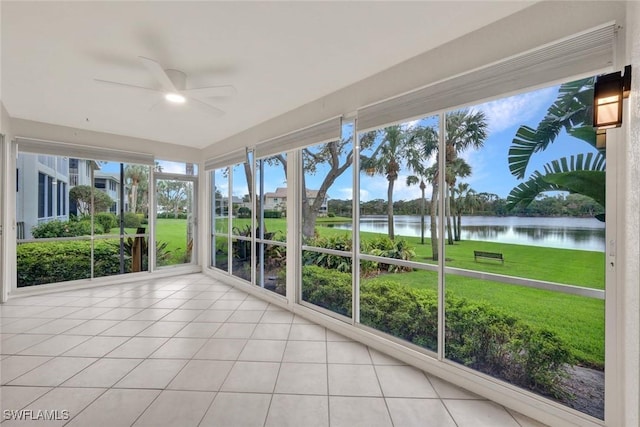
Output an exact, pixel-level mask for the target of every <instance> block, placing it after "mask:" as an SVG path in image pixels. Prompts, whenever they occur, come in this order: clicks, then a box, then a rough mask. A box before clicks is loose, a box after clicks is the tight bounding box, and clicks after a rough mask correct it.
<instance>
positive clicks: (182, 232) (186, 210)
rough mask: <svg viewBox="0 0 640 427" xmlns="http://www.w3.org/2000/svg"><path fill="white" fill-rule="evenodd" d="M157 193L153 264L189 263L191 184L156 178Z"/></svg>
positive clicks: (192, 187) (192, 202) (191, 240)
mask: <svg viewBox="0 0 640 427" xmlns="http://www.w3.org/2000/svg"><path fill="white" fill-rule="evenodd" d="M156 195H157V205H158V209H157V212H158V213H157V219H156V264H157V265H158V266H167V265H177V264H189V263H191V262H192V257H193V238H194V234H193V233H194V225H193V214H194V208H195V206H194V184H193V182H191V181H182V180H178V179H158V180H156Z"/></svg>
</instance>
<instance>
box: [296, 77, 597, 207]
mask: <svg viewBox="0 0 640 427" xmlns="http://www.w3.org/2000/svg"><path fill="white" fill-rule="evenodd" d="M557 94H558V86H554V87H548V88H543V89H539V90H536V91H532V92H527V93H523V94H519V95H515V96H511V97H508V98H501V99H498V100H494V101H491V102H487V103H484V104H479V105H471V106H469V108H470V109H474V110H481V111H483V112H484V113H485V114H486V116H487V119H488V122H489V136H488V138H487V139H486V141H485V143H484V147H483V148H481V149H479V150H468V151H466V152H464V153H463V154H462V155H461V157H463V158H464V159H465V160H466V161H467V162H468V163H469V164H470V165H471V167H472V175H471V176H470V177H468V178H466V179H464V180H462V182H467V183H469V184H470V185H471V188H473V189H474V190H476V191H477V192H488V193H495V194H497V195H499V196H500V197H503V198H506V197H507V195H508V194H509V192H510V191H511V189H512V188H513V187H515V186H517V185H518V184H519V183H520V182H522V181H519V180H517V179H516V178H515V177H514V176H513V175H511V172H510V171H509V166H508V160H507V155H508V151H509V147H510V145H511V142H512V140H513V138H514V136H515V134H516V132H517V130H518V128H519V127H520V126H521V125H529V126H531V127H533V128H535V127H537V125H538V123H539V122H540V120H541V119H542V118H543V117H544V116H545V114H546V112H547V109H548V108H549V106H550V105H551V104H553V102H554V101H555V99H556V96H557ZM417 122H418V121H417V120H416V121H412V122H409V124H413V125H415V124H416V123H417ZM343 132H345V130H343ZM589 151H595V150H594V149H593V148H592V147H590V146H589V145H588V144H587V143H585V142H583V141H581V140H578V139H575V138H572V137H570V136H568V135H566V134H565V133H564V131H563V132H562V133H561V134H560V136H559V137H558V138H557V139H556V141H555V142H554V143H553V144H551V145H550V146H549V147H548V148H547V149H546V150H545V151H542V152H539V153H535V154H534V155H533V157H532V158H531V161H530V163H529V166H528V168H527V174H526V176H527V177H528V176H529V175H530V174H531V173H533V172H534V171H535V170H542V168H543V165H544V164H545V163H547V162H549V161H551V160H555V159H558V158H560V157H564V156H570V155H572V154H577V153H585V152H589ZM431 161H432V162H433V161H435V159H432V160H431ZM322 176H323V173H322V172H320V171H319V173H318V174H317V175H316V177H307V187H308V188H312V189H315V188H318V186H319V185H320V182H321V180H320V178H319V177H322ZM406 177H407V173H406V172H405V173H402V172H401V175H400V177H399V178H398V180H397V181H396V183H395V186H394V201H398V200H411V199H416V198H419V197H420V189H419V188H418V187H417V186H412V187H407V185H406V184H405V181H406ZM351 194H352V184H351V170H349V171H347V172H345V173H344V174H343V175H342V176H341V177H340V178H339V179H338V180H337V181H336V183H335V184H334V185H333V186H332V188H331V189H330V191H329V197H330V198H333V199H350V198H351V196H350V195H351ZM386 194H387V180H386V178H385V177H384V176H375V177H368V176H365V175H361V178H360V199H361V201H367V200H373V199H378V198H380V199H386ZM427 197H430V188H427Z"/></svg>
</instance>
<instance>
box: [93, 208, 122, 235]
mask: <svg viewBox="0 0 640 427" xmlns="http://www.w3.org/2000/svg"><path fill="white" fill-rule="evenodd" d="M94 222H95V223H96V224H100V225H101V226H102V229H103V230H104V232H105V233H109V232H110V231H111V229H112V228H115V227H118V217H116V216H115V215H114V214H112V213H109V212H100V213H97V214H96V215H95V217H94Z"/></svg>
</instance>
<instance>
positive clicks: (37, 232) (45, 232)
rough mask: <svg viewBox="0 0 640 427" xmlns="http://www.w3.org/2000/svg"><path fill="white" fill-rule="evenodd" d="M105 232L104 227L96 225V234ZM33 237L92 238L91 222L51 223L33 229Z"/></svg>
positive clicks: (83, 220) (84, 220)
mask: <svg viewBox="0 0 640 427" xmlns="http://www.w3.org/2000/svg"><path fill="white" fill-rule="evenodd" d="M103 232H104V230H103V228H102V225H100V224H98V223H94V234H103ZM31 235H32V236H33V237H34V238H36V239H45V238H53V237H77V236H90V235H91V222H90V221H89V220H87V219H84V218H83V219H82V220H80V221H59V220H55V221H49V222H45V223H42V224H39V225H36V226H35V227H33V228H32V229H31Z"/></svg>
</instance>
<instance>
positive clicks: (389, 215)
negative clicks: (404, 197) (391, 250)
mask: <svg viewBox="0 0 640 427" xmlns="http://www.w3.org/2000/svg"><path fill="white" fill-rule="evenodd" d="M393 183H394V180H389V186H388V187H387V221H388V224H389V238H390V239H391V240H393V239H394V238H395V233H394V229H393Z"/></svg>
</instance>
